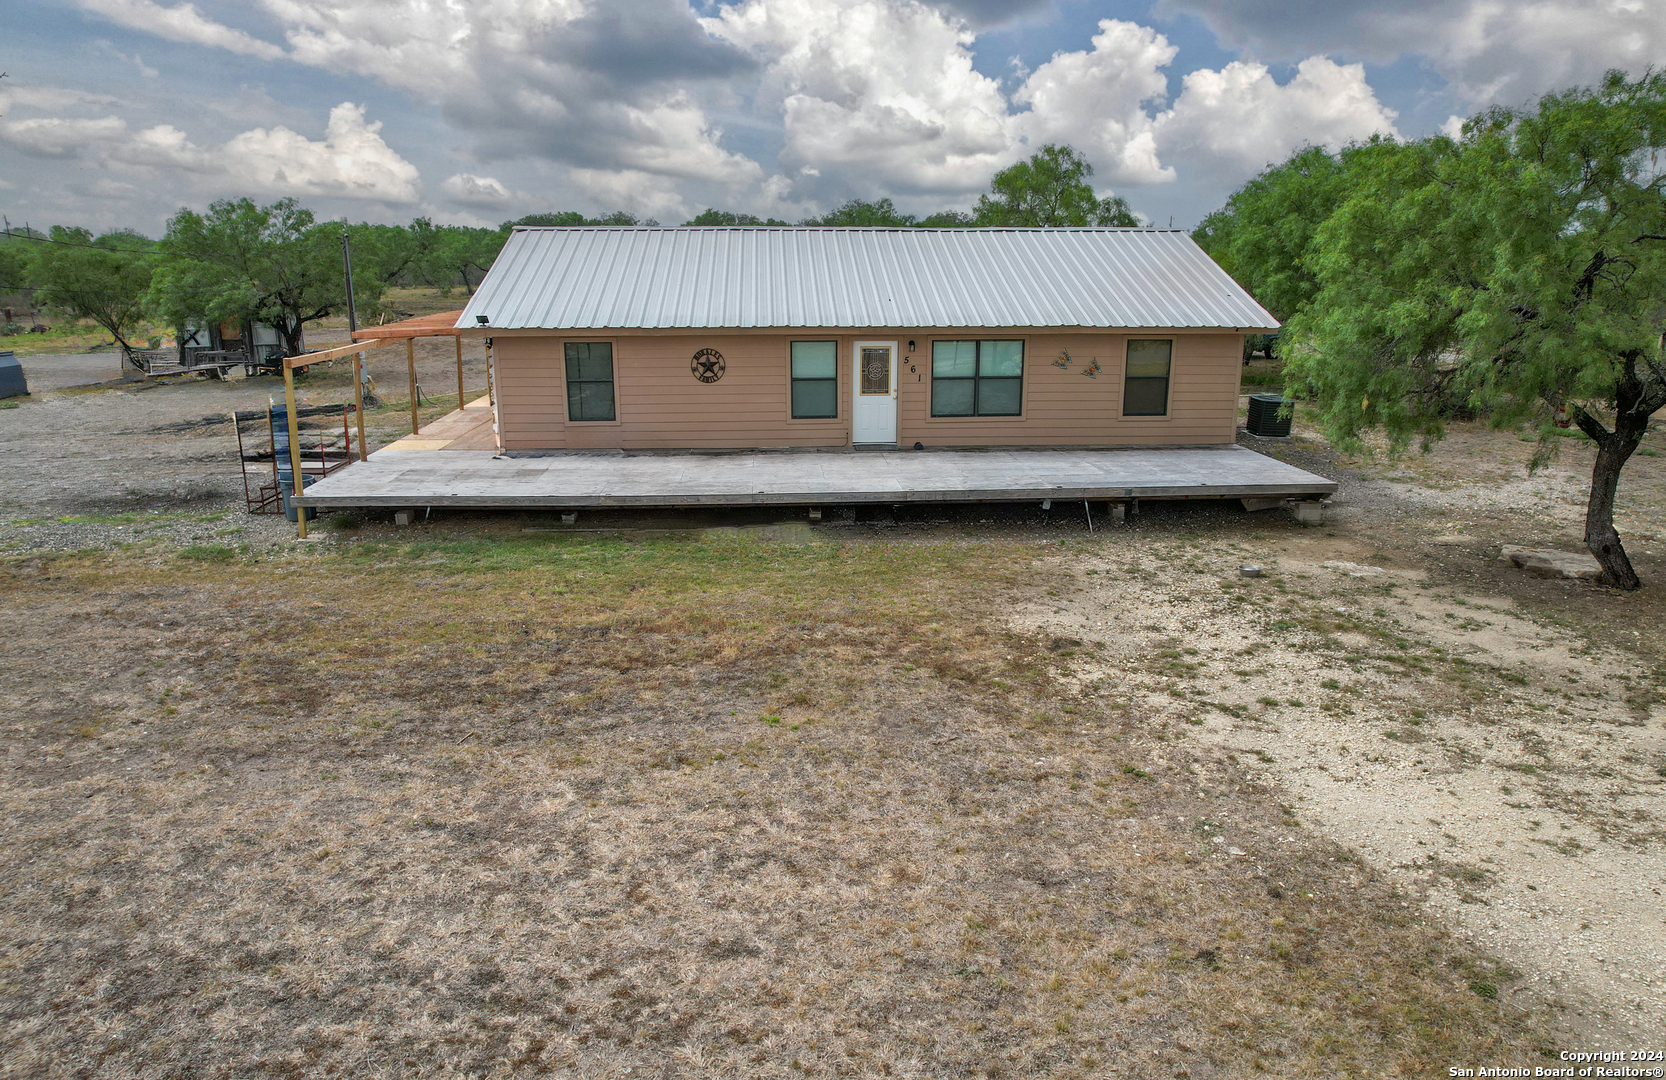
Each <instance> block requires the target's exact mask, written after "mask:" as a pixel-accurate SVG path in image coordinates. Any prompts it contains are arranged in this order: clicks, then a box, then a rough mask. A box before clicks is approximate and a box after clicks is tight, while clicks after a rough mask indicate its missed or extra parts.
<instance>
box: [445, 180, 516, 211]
mask: <svg viewBox="0 0 1666 1080" xmlns="http://www.w3.org/2000/svg"><path fill="white" fill-rule="evenodd" d="M440 190H441V191H443V192H445V193H446V194H447V195H450V196H451V197H452V198H453V199H456V200H457V201H458V202H460V203H466V204H467V205H469V206H502V205H503V204H504V203H506V202H508V201H509V200H510V199H511V198H513V197H514V196H512V195H511V194H510V192H509V189H508V188H506V187H504V186H503V184H502V183H501V182H499V181H498V180H497V179H496V178H494V177H490V176H475V175H474V174H473V173H457V174H456V175H454V176H448V177H446V178H445V179H444V180H443V181H441V183H440Z"/></svg>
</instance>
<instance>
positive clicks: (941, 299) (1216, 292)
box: [457, 227, 1278, 330]
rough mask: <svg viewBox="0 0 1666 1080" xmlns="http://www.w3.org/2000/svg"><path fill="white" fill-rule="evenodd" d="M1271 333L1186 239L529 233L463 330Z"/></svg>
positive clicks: (1098, 232)
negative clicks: (482, 320) (481, 319)
mask: <svg viewBox="0 0 1666 1080" xmlns="http://www.w3.org/2000/svg"><path fill="white" fill-rule="evenodd" d="M480 315H485V316H487V318H488V320H489V322H488V324H487V325H489V326H490V327H492V328H493V329H500V330H501V329H546V330H567V329H575V330H576V329H682V328H688V329H717V328H740V327H760V328H762V327H852V328H866V327H891V326H894V327H939V326H943V327H949V326H966V327H984V326H988V327H1004V326H1038V327H1041V326H1045V327H1055V326H1092V327H1123V326H1129V327H1139V326H1149V327H1177V328H1179V327H1198V328H1215V327H1227V328H1238V327H1241V328H1244V329H1254V330H1262V329H1273V328H1276V327H1277V326H1278V321H1277V320H1276V319H1274V318H1273V317H1272V316H1271V315H1270V314H1268V313H1267V310H1266V309H1265V308H1263V307H1262V306H1261V305H1260V304H1257V303H1256V302H1255V300H1254V299H1253V298H1252V297H1251V296H1250V295H1249V294H1248V293H1247V292H1245V291H1244V290H1243V289H1242V288H1241V287H1239V285H1238V283H1237V282H1235V281H1233V280H1232V278H1231V277H1229V276H1228V275H1227V273H1226V271H1224V270H1222V269H1221V268H1220V267H1219V266H1217V265H1216V264H1215V262H1214V260H1213V259H1211V258H1209V256H1208V255H1206V254H1204V251H1203V249H1202V248H1200V247H1198V246H1197V244H1196V243H1195V242H1193V240H1192V238H1191V237H1190V236H1187V235H1186V234H1185V233H1183V232H1174V231H1157V230H1153V229H837V228H759V227H751V228H744V227H742V228H631V227H623V228H620V227H609V228H576V229H561V228H518V229H516V230H515V231H514V232H513V233H511V234H510V237H509V241H508V243H506V244H505V245H504V248H503V251H502V252H501V253H499V255H498V257H497V261H496V262H494V263H493V264H492V269H491V270H490V271H489V272H488V273H487V274H486V279H485V280H484V281H483V282H481V284H480V288H479V289H478V290H476V291H475V294H474V297H473V298H472V299H471V300H470V301H469V305H468V307H466V308H465V309H463V314H462V317H461V318H459V319H458V320H457V326H458V327H468V328H470V329H474V328H476V327H477V325H478V319H477V316H480Z"/></svg>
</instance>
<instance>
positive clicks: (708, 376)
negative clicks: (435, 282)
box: [456, 227, 1279, 451]
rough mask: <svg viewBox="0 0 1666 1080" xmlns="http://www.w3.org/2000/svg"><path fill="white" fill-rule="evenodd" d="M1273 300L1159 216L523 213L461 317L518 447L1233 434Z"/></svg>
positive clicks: (1159, 438) (506, 431)
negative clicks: (983, 225)
mask: <svg viewBox="0 0 1666 1080" xmlns="http://www.w3.org/2000/svg"><path fill="white" fill-rule="evenodd" d="M1278 325H1279V324H1278V322H1277V321H1276V320H1275V319H1274V318H1273V317H1272V316H1271V315H1269V314H1268V313H1267V311H1266V310H1265V309H1264V308H1262V307H1261V306H1260V305H1259V304H1257V303H1256V302H1255V300H1254V299H1253V298H1251V297H1250V296H1249V294H1248V293H1246V292H1245V291H1244V290H1243V289H1242V288H1240V287H1239V286H1238V285H1237V283H1236V282H1234V281H1233V280H1232V279H1231V278H1230V277H1229V276H1228V275H1227V274H1226V272H1225V271H1223V270H1222V269H1221V268H1220V267H1219V266H1217V265H1216V264H1215V263H1214V261H1213V260H1211V259H1210V258H1209V256H1208V255H1206V254H1205V253H1204V252H1203V250H1202V249H1201V248H1199V247H1198V246H1197V244H1195V243H1194V242H1193V241H1192V239H1191V238H1190V237H1189V236H1187V235H1186V234H1185V233H1182V232H1177V231H1166V230H1153V229H844V228H634V227H629V228H519V229H516V230H515V231H514V233H513V234H512V235H511V236H510V238H509V241H508V243H507V244H506V245H505V246H504V248H503V251H502V253H501V254H500V255H499V256H498V259H497V261H496V263H494V264H493V266H492V268H491V271H490V272H489V273H488V274H487V275H486V278H485V280H484V281H483V282H482V283H481V285H480V288H479V289H478V290H477V291H476V292H475V294H474V296H473V298H472V299H471V300H470V302H469V304H468V307H467V308H466V309H464V312H463V314H462V316H461V317H460V318H459V320H458V321H457V323H456V327H457V328H458V329H459V330H462V331H463V332H466V333H475V334H481V335H485V336H486V337H487V338H488V340H489V346H490V348H489V355H490V360H491V386H492V405H493V408H494V410H495V416H494V421H495V430H496V433H497V439H498V443H499V446H500V447H501V448H502V449H503V450H505V451H552V450H579V449H598V448H610V449H619V450H648V449H671V448H676V449H744V448H773V447H823V448H825V447H854V448H864V447H901V448H905V449H906V448H912V447H916V446H917V447H931V448H941V447H1063V446H1075V447H1133V446H1143V447H1157V446H1200V445H1201V446H1219V445H1225V444H1230V443H1232V442H1233V441H1234V439H1235V436H1236V429H1237V415H1238V389H1239V375H1240V372H1241V369H1242V356H1243V341H1244V335H1245V334H1246V333H1255V334H1260V333H1266V332H1268V331H1272V330H1276V329H1277V328H1278Z"/></svg>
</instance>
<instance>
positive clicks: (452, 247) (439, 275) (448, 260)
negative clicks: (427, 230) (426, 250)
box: [425, 226, 509, 296]
mask: <svg viewBox="0 0 1666 1080" xmlns="http://www.w3.org/2000/svg"><path fill="white" fill-rule="evenodd" d="M508 239H509V233H508V232H507V231H499V230H497V229H470V228H464V227H461V226H446V227H445V228H442V229H440V230H439V238H438V241H437V242H436V244H435V245H434V250H433V254H432V255H431V256H430V257H429V259H428V260H427V262H426V263H425V265H426V266H427V267H428V270H427V275H428V276H427V280H428V281H429V282H430V283H431V284H434V285H437V286H439V288H440V289H441V291H448V290H449V289H450V287H451V285H452V283H453V282H455V281H457V280H459V279H461V281H462V282H463V289H464V291H465V292H466V293H467V294H468V295H470V296H473V295H474V290H475V288H476V286H478V285H479V284H480V280H481V278H484V277H485V276H486V271H487V270H490V269H491V268H492V263H493V261H494V260H496V259H497V256H498V252H500V251H502V250H503V245H504V242H505V241H507V240H508Z"/></svg>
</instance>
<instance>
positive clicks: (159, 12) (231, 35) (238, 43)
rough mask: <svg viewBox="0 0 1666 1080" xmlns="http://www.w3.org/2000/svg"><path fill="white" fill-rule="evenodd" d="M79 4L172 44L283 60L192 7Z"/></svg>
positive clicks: (118, 0)
mask: <svg viewBox="0 0 1666 1080" xmlns="http://www.w3.org/2000/svg"><path fill="white" fill-rule="evenodd" d="M80 3H81V6H82V7H83V8H85V9H86V10H88V11H91V12H93V13H95V14H98V15H102V16H104V17H105V18H106V19H109V20H110V21H111V22H114V23H119V24H120V25H122V26H126V27H131V28H132V29H134V30H143V31H145V32H146V33H149V34H155V35H156V36H157V37H164V38H168V39H169V40H171V41H183V42H186V43H187V44H191V45H208V46H212V47H214V48H217V49H226V50H228V51H230V52H234V53H241V54H242V55H244V56H253V57H256V58H258V59H261V60H281V59H283V55H284V52H283V49H281V48H279V47H278V46H276V45H274V44H272V43H271V42H269V41H262V40H260V39H259V38H257V37H254V36H253V35H251V34H247V33H244V32H243V31H242V30H236V29H233V28H232V27H229V26H226V25H225V24H224V23H217V22H215V21H214V20H213V19H210V18H208V17H207V16H205V15H203V14H202V12H200V11H198V10H197V8H196V5H194V4H178V5H176V6H174V7H163V6H162V5H161V4H158V3H155V2H154V0H80Z"/></svg>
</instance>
